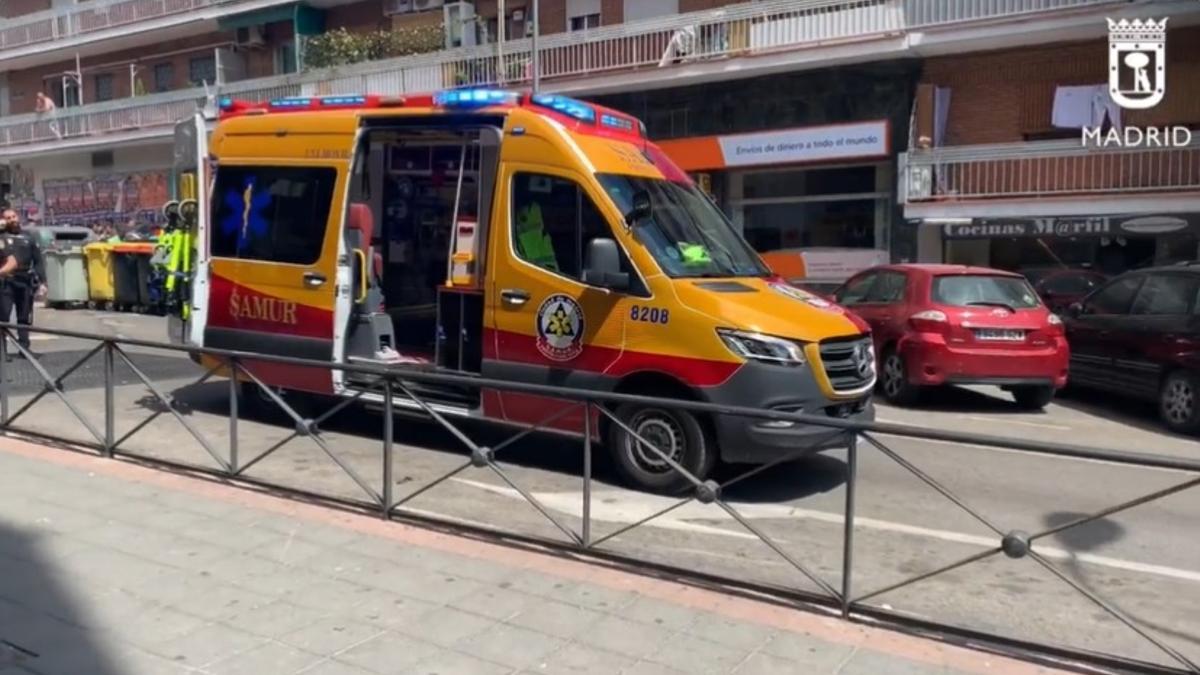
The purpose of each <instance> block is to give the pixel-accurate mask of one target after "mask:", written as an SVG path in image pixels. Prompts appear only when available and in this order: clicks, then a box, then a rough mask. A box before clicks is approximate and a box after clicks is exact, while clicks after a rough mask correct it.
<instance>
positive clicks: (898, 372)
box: [834, 265, 1070, 410]
mask: <svg viewBox="0 0 1200 675" xmlns="http://www.w3.org/2000/svg"><path fill="white" fill-rule="evenodd" d="M834 297H835V299H836V300H837V302H838V303H839V304H841V305H843V306H845V307H847V308H849V309H851V310H852V311H853V312H854V313H855V314H858V315H859V316H860V317H862V319H863V320H865V321H866V322H867V323H869V324H871V330H872V333H873V334H874V337H875V353H876V354H878V355H879V356H878V358H879V369H878V371H877V372H878V373H879V389H880V392H881V393H882V394H883V396H884V398H886V399H888V400H890V401H893V402H895V403H899V404H910V403H914V402H916V400H917V399H918V398H919V396H920V393H921V390H922V389H923V388H925V387H935V386H940V385H947V384H992V385H997V386H999V387H1001V388H1003V389H1005V390H1007V391H1009V392H1011V393H1012V395H1013V398H1014V399H1016V402H1017V405H1019V406H1021V407H1022V408H1026V409H1030V410H1039V409H1041V408H1043V407H1045V406H1046V404H1048V403H1049V402H1050V399H1052V398H1053V397H1054V392H1055V391H1056V390H1058V389H1060V388H1062V387H1063V386H1065V385H1066V383H1067V363H1068V360H1069V358H1070V354H1069V350H1068V348H1067V340H1066V338H1065V336H1064V333H1063V325H1062V320H1060V319H1059V318H1058V316H1056V315H1054V314H1051V313H1050V310H1048V309H1046V306H1045V305H1044V304H1042V301H1041V299H1040V298H1039V297H1038V294H1037V293H1036V292H1034V290H1033V288H1032V287H1031V286H1030V285H1029V282H1028V281H1026V280H1025V278H1024V277H1022V276H1020V275H1018V274H1013V273H1012V272H1004V271H1001V270H993V269H987V268H984V267H964V266H961V265H885V266H882V267H874V268H871V269H869V270H865V271H863V272H860V273H858V274H857V275H855V276H854V277H852V278H851V279H850V280H849V281H847V282H846V283H845V284H844V285H843V286H842V287H841V288H839V289H838V290H837V291H836V293H835V294H834Z"/></svg>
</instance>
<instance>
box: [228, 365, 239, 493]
mask: <svg viewBox="0 0 1200 675" xmlns="http://www.w3.org/2000/svg"><path fill="white" fill-rule="evenodd" d="M237 375H238V364H237V359H236V358H230V359H229V474H230V475H231V476H236V475H237V472H238V396H239V395H240V393H241V386H240V385H239V383H238V377H237Z"/></svg>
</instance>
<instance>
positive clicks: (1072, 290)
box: [1041, 273, 1100, 295]
mask: <svg viewBox="0 0 1200 675" xmlns="http://www.w3.org/2000/svg"><path fill="white" fill-rule="evenodd" d="M1099 283H1100V281H1099V278H1098V277H1095V276H1091V275H1088V274H1071V273H1066V274H1059V275H1056V276H1052V277H1050V278H1049V279H1046V281H1045V283H1043V284H1042V287H1041V288H1042V292H1044V293H1050V294H1053V295H1084V294H1087V293H1090V292H1091V291H1092V289H1093V288H1095V287H1096V286H1098V285H1099Z"/></svg>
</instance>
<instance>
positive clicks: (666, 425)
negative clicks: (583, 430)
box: [608, 403, 717, 493]
mask: <svg viewBox="0 0 1200 675" xmlns="http://www.w3.org/2000/svg"><path fill="white" fill-rule="evenodd" d="M616 416H617V418H618V419H620V420H621V422H622V424H623V425H624V426H622V424H616V423H615V422H614V423H612V424H610V425H609V429H608V436H609V437H608V443H609V449H610V450H611V452H612V453H613V456H614V459H615V460H616V465H617V469H618V471H620V473H621V476H622V477H623V478H625V480H627V481H628V482H629V483H631V484H632V485H634V486H637V487H640V488H643V489H646V490H651V491H653V492H672V493H677V492H682V491H684V490H687V489H689V488H691V487H692V486H693V482H692V481H691V480H690V479H689V478H688V477H687V476H685V475H684V474H683V473H681V472H680V471H679V468H682V469H685V470H686V471H687V472H688V473H690V474H691V475H692V476H693V477H695V478H696V479H698V480H704V479H705V478H707V477H708V474H709V472H711V471H712V468H713V465H714V464H715V463H716V460H717V453H716V447H715V445H714V443H713V442H712V438H711V436H710V435H709V434H708V433H707V432H706V431H705V429H704V426H703V425H702V424H700V421H699V420H698V419H696V417H695V415H693V414H691V413H690V412H688V411H686V410H672V409H668V408H662V407H658V406H647V405H641V404H633V403H627V404H624V405H622V406H620V407H619V408H617V410H616ZM625 427H628V429H626V428H625ZM630 432H632V433H630ZM649 444H653V447H651V445H649ZM668 460H669V461H668ZM672 464H674V465H675V466H672ZM677 467H679V468H677Z"/></svg>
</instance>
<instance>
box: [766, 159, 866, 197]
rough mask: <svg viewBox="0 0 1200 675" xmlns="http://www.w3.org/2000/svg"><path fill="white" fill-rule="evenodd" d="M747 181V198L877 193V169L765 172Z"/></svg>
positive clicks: (861, 167)
mask: <svg viewBox="0 0 1200 675" xmlns="http://www.w3.org/2000/svg"><path fill="white" fill-rule="evenodd" d="M743 180H744V181H745V182H744V183H743V188H742V197H743V198H744V199H777V198H781V197H801V196H812V195H835V194H854V193H858V192H875V167H874V166H853V167H846V168H841V169H808V170H797V171H764V172H758V173H748V174H746V175H745V178H744V179H743Z"/></svg>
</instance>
